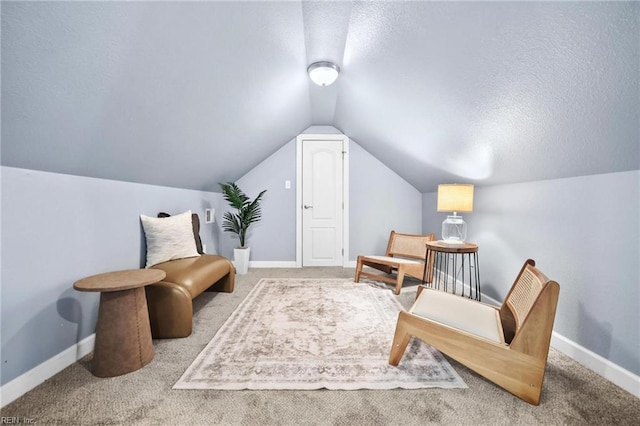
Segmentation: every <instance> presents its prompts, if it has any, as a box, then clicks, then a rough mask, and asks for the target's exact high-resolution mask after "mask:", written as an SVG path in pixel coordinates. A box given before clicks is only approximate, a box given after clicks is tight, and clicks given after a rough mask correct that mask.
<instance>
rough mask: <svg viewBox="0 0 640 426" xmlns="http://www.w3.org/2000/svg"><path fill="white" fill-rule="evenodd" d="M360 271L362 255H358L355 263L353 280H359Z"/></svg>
mask: <svg viewBox="0 0 640 426" xmlns="http://www.w3.org/2000/svg"><path fill="white" fill-rule="evenodd" d="M360 272H362V257H361V256H358V264H357V265H356V279H355V282H357V283H359V282H360Z"/></svg>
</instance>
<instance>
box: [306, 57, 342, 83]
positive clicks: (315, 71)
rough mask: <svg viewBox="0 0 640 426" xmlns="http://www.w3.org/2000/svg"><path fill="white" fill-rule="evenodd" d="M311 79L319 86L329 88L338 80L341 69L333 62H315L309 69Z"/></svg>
mask: <svg viewBox="0 0 640 426" xmlns="http://www.w3.org/2000/svg"><path fill="white" fill-rule="evenodd" d="M307 72H308V73H309V78H311V81H313V82H314V83H315V84H317V85H318V86H329V85H330V84H333V82H334V81H336V79H337V78H338V74H339V73H340V67H339V66H337V65H336V64H334V63H333V62H327V61H320V62H314V63H313V64H311V65H309V68H307Z"/></svg>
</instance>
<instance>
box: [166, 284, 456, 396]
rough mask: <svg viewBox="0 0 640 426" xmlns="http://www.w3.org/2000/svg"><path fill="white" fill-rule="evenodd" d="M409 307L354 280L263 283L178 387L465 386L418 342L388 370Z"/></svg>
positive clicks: (376, 287) (375, 287) (446, 364)
mask: <svg viewBox="0 0 640 426" xmlns="http://www.w3.org/2000/svg"><path fill="white" fill-rule="evenodd" d="M401 310H402V305H401V304H400V302H398V300H397V299H396V297H395V296H394V295H393V293H391V292H390V291H389V290H388V289H387V288H386V286H381V285H380V284H377V283H374V282H362V283H354V282H353V281H352V280H350V279H347V280H345V279H286V278H275V279H263V280H261V281H260V282H259V283H258V284H257V285H256V286H255V287H254V288H253V290H252V291H251V293H250V294H249V295H248V296H247V298H246V299H245V300H244V301H243V302H242V303H241V304H240V306H239V307H238V308H237V309H236V311H235V312H234V313H233V314H232V315H231V317H230V318H229V319H228V320H227V321H226V323H225V324H224V325H223V326H222V327H221V328H220V330H219V331H218V332H217V333H216V335H215V337H214V338H213V339H212V340H211V342H209V344H208V345H207V346H206V347H205V349H204V350H203V351H202V352H201V353H200V355H198V357H197V358H196V360H195V361H194V362H193V364H191V366H190V367H189V368H188V369H187V371H186V372H185V374H184V375H183V376H182V377H181V378H180V380H179V381H178V383H176V385H175V386H174V387H173V388H174V389H227V390H239V389H291V390H294V389H299V390H311V389H322V388H326V389H332V390H336V389H342V390H353V389H395V388H403V389H421V388H431V387H439V388H465V387H466V384H465V383H464V381H463V380H462V379H461V378H460V376H459V375H458V374H457V373H456V372H455V370H454V369H453V368H452V367H451V365H450V364H449V362H448V361H447V360H446V359H445V358H444V356H443V355H442V354H441V353H440V352H438V351H437V350H435V349H433V348H432V347H430V346H428V345H426V344H424V343H423V342H421V341H419V340H417V339H414V340H413V341H412V343H411V344H410V346H409V348H408V349H407V351H406V353H405V356H404V358H403V360H402V363H401V364H400V366H398V367H394V366H391V365H389V363H388V358H389V351H390V348H391V343H392V341H393V335H394V331H395V326H396V320H397V318H398V313H399V312H400V311H401Z"/></svg>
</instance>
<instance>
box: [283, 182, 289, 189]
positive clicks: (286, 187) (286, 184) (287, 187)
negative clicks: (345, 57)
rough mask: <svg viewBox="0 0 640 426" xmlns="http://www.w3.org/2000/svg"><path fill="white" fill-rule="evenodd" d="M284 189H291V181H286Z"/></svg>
mask: <svg viewBox="0 0 640 426" xmlns="http://www.w3.org/2000/svg"><path fill="white" fill-rule="evenodd" d="M284 189H291V181H290V180H285V181H284Z"/></svg>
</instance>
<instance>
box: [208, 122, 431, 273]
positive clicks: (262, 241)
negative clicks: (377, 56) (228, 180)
mask: <svg viewBox="0 0 640 426" xmlns="http://www.w3.org/2000/svg"><path fill="white" fill-rule="evenodd" d="M303 133H307V134H313V133H315V134H340V132H339V131H338V130H337V129H335V128H333V127H330V126H312V127H310V128H309V129H307V130H306V131H305V132H303ZM349 150H350V152H349V169H350V170H349V195H350V201H349V208H350V216H349V227H350V230H349V231H350V235H349V236H350V239H349V260H352V261H355V260H356V258H357V256H358V255H359V254H363V253H370V254H371V253H380V254H382V253H384V251H385V250H386V247H387V241H388V240H389V232H390V231H391V230H392V229H395V230H396V231H398V232H408V233H419V232H420V229H421V227H422V214H421V210H422V205H421V203H422V195H421V194H420V192H419V191H418V190H417V189H416V188H414V187H413V186H411V185H410V184H409V183H407V182H406V181H405V180H403V179H402V178H401V177H399V176H398V175H397V174H396V173H394V172H393V171H392V170H391V169H389V168H388V167H387V166H385V165H384V164H382V163H381V162H380V161H379V160H377V159H376V158H375V157H373V156H372V155H371V154H369V153H368V152H367V151H365V150H364V149H363V148H362V147H361V146H360V145H358V144H357V143H356V142H354V141H353V140H351V141H350V142H349ZM285 180H291V189H285V188H284V181H285ZM295 180H296V140H295V139H294V140H292V141H290V142H288V143H287V144H286V145H285V146H284V147H282V148H281V149H280V150H278V151H277V152H276V153H274V154H273V155H272V156H270V157H269V158H267V159H266V160H265V161H263V162H262V163H260V164H259V165H258V166H257V167H255V168H254V169H253V170H251V171H250V172H249V173H247V174H246V175H244V176H243V177H242V178H240V179H239V180H238V181H237V183H238V185H240V187H241V188H242V189H243V190H244V191H245V192H246V193H247V195H249V196H251V197H254V196H255V195H257V194H258V193H259V192H260V191H261V190H262V189H267V194H266V197H265V199H264V203H263V220H262V222H260V223H259V224H257V225H256V226H255V228H254V229H253V231H252V232H251V235H250V237H249V243H250V245H251V260H252V261H286V262H293V261H295V259H296V252H295V248H296V247H295V243H296V210H295V209H296V206H295V203H296V181H295ZM236 244H237V239H233V240H232V239H231V236H230V235H229V234H224V235H222V236H221V239H220V253H221V254H222V255H224V256H228V257H232V256H233V251H232V249H233V247H234V246H235V245H236Z"/></svg>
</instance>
